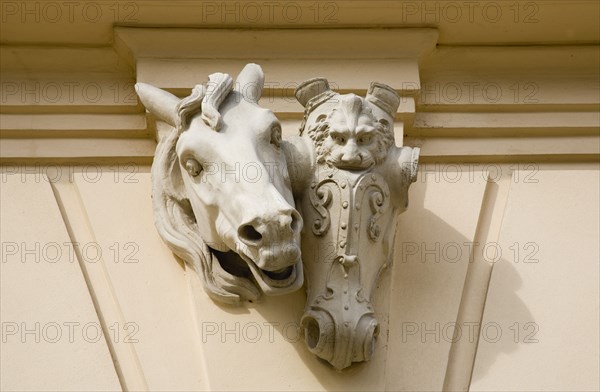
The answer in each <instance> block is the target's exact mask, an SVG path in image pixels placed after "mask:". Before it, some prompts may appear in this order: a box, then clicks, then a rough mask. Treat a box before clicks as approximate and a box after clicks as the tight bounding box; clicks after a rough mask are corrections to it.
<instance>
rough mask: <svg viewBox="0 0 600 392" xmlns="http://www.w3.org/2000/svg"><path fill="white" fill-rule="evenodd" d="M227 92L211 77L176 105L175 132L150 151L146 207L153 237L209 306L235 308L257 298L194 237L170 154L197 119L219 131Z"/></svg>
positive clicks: (226, 84)
mask: <svg viewBox="0 0 600 392" xmlns="http://www.w3.org/2000/svg"><path fill="white" fill-rule="evenodd" d="M232 88H233V79H232V78H231V76H229V75H227V74H222V73H215V74H212V75H210V76H209V82H208V83H207V85H206V86H203V85H196V86H195V87H194V88H193V89H192V93H191V95H189V96H188V97H186V98H183V99H182V100H181V101H180V102H179V104H178V105H177V108H176V110H177V120H178V121H177V123H176V127H175V128H173V130H172V131H171V132H170V133H169V134H168V135H167V136H165V137H164V138H163V139H162V140H160V142H159V143H158V146H157V148H156V154H155V158H154V162H153V164H152V204H153V208H154V213H155V214H154V215H155V224H156V228H157V230H158V233H159V234H160V236H161V237H162V239H163V240H164V241H165V243H166V244H167V245H168V247H169V248H170V249H171V251H172V252H173V253H174V254H175V255H176V256H178V257H179V258H181V259H182V260H184V261H185V262H186V264H187V265H189V266H190V267H191V268H192V269H193V270H195V271H196V273H198V275H199V276H200V278H201V279H202V283H203V285H204V289H205V290H206V292H207V293H208V294H209V295H210V296H211V297H212V298H213V299H215V300H217V301H220V302H224V303H229V304H237V303H239V302H240V300H241V298H245V299H257V298H258V297H259V296H260V292H259V291H258V290H257V288H256V287H255V286H254V285H253V284H252V283H251V282H250V281H249V280H248V279H246V278H242V277H238V276H234V275H232V274H230V273H228V272H227V271H225V270H224V269H223V268H222V267H221V265H220V264H219V261H218V260H217V259H216V257H214V255H213V254H212V253H211V250H210V248H209V247H208V245H207V244H206V242H205V241H204V239H202V237H201V236H200V235H199V234H198V222H196V218H195V215H194V212H193V210H192V206H191V203H190V200H189V198H188V197H187V194H186V191H185V186H184V183H183V177H182V173H181V169H180V165H179V158H178V156H177V152H176V146H177V141H178V140H179V137H180V136H181V134H182V133H183V132H185V131H186V130H187V128H188V126H189V123H190V121H191V119H192V118H193V117H194V116H195V115H196V114H198V113H200V114H201V118H202V120H203V121H204V122H205V123H206V124H207V125H208V126H209V127H210V128H211V129H213V130H214V131H218V130H219V129H220V127H221V126H222V118H221V114H220V113H219V111H218V109H219V106H220V105H221V103H222V102H223V101H224V100H225V98H226V97H227V96H228V95H229V93H230V92H231V91H232Z"/></svg>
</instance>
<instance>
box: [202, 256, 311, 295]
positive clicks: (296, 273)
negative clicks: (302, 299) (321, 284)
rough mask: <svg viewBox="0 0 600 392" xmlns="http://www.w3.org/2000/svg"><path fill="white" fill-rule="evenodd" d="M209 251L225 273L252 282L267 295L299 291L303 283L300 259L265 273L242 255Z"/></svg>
mask: <svg viewBox="0 0 600 392" xmlns="http://www.w3.org/2000/svg"><path fill="white" fill-rule="evenodd" d="M210 251H211V253H212V254H213V256H215V257H216V259H217V261H218V262H219V264H220V265H221V267H222V268H223V269H224V270H225V271H226V272H228V273H230V274H231V275H234V276H236V277H239V278H246V279H252V280H254V282H255V284H256V285H257V286H259V287H260V288H261V289H262V291H263V292H264V293H265V294H267V295H278V294H285V293H288V292H291V291H294V290H296V289H299V288H300V286H302V283H303V282H304V276H303V271H302V261H301V259H300V258H298V260H297V261H296V262H295V263H294V264H293V265H290V266H287V267H284V268H281V269H278V270H273V271H267V270H265V269H262V268H259V267H258V266H257V265H256V264H255V263H254V262H253V261H252V260H249V259H248V257H247V256H245V255H243V254H241V255H240V254H238V253H235V252H233V251H229V252H220V251H218V250H215V249H212V248H210Z"/></svg>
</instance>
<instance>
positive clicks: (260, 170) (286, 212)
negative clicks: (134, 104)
mask: <svg viewBox="0 0 600 392" xmlns="http://www.w3.org/2000/svg"><path fill="white" fill-rule="evenodd" d="M263 84H264V75H263V72H262V69H261V68H260V67H259V66H258V65H256V64H248V65H247V66H246V67H245V68H244V69H243V70H242V72H241V73H240V75H239V76H238V78H237V80H236V81H235V82H234V80H233V79H232V78H231V77H230V76H229V75H227V74H223V73H214V74H212V75H210V76H209V80H208V82H207V83H206V84H203V85H196V86H195V87H194V88H193V90H192V93H191V95H190V96H188V97H185V98H183V99H179V98H177V97H176V96H174V95H172V94H171V93H169V92H167V91H164V90H161V89H159V88H156V87H153V86H151V85H148V84H144V83H138V84H136V91H137V93H138V95H139V97H140V99H141V101H142V103H143V104H144V106H145V107H146V108H147V109H148V111H149V112H151V113H152V114H153V115H154V116H155V117H157V118H158V119H160V120H162V121H164V122H166V123H168V124H169V125H171V126H172V127H173V129H172V131H171V132H170V134H168V135H167V136H165V137H163V138H162V140H160V142H159V145H158V147H157V149H156V154H155V158H154V163H153V165H152V186H153V189H152V198H153V206H154V213H155V223H156V227H157V228H158V232H159V233H160V235H161V237H162V238H163V240H164V241H165V242H166V243H167V245H168V246H169V247H170V249H171V250H172V251H173V253H175V254H176V255H177V256H179V257H180V258H181V259H183V260H184V261H185V262H187V263H188V264H189V265H190V266H191V267H192V268H193V269H195V270H196V271H197V273H198V274H199V275H200V276H201V278H202V280H203V283H204V287H205V290H206V291H207V293H208V294H209V295H210V296H211V297H212V298H214V299H216V300H218V301H220V302H224V303H239V302H240V301H241V300H252V299H257V298H259V297H260V295H261V292H262V293H265V294H266V295H278V294H284V293H288V292H291V291H295V290H297V289H299V288H300V287H301V286H302V284H303V270H302V263H301V258H300V231H301V229H302V218H301V216H300V214H299V213H298V211H296V209H295V208H294V199H293V196H292V192H291V184H290V179H289V175H288V172H287V166H286V162H285V156H284V154H283V151H282V147H281V124H280V123H279V121H278V120H277V118H276V117H275V116H274V114H273V113H272V112H271V111H270V110H268V109H265V108H262V107H260V106H259V105H258V104H257V102H258V100H259V98H260V95H261V92H262V88H263Z"/></svg>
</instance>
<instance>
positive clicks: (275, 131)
mask: <svg viewBox="0 0 600 392" xmlns="http://www.w3.org/2000/svg"><path fill="white" fill-rule="evenodd" d="M271 144H272V145H274V146H275V147H279V146H280V145H281V127H280V126H279V125H275V126H273V128H271Z"/></svg>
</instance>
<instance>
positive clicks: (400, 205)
mask: <svg viewBox="0 0 600 392" xmlns="http://www.w3.org/2000/svg"><path fill="white" fill-rule="evenodd" d="M296 98H297V99H298V101H299V102H300V103H301V104H302V105H303V106H304V107H305V112H304V121H303V123H302V125H301V129H300V137H298V138H295V139H293V140H290V145H286V153H287V156H288V165H289V169H290V173H291V174H292V183H293V185H294V193H295V196H296V199H297V205H298V206H299V208H300V211H301V214H302V217H303V219H304V229H303V231H302V258H303V262H304V268H305V274H306V281H307V304H306V308H305V313H304V315H303V317H302V320H301V325H302V327H303V329H304V335H305V341H306V344H307V346H308V349H309V350H310V351H311V352H313V353H314V354H316V355H317V356H319V357H321V358H323V359H325V360H327V361H329V362H330V363H331V364H332V365H333V366H334V367H335V368H336V369H343V368H346V367H348V366H350V365H351V364H352V362H361V361H367V360H369V358H370V357H371V355H372V352H373V349H374V346H375V338H376V337H377V334H378V331H379V324H378V321H377V319H376V318H375V309H373V306H372V304H371V301H370V299H371V295H372V292H373V289H374V288H375V286H376V283H377V280H378V277H379V276H380V274H381V273H382V272H383V271H384V270H385V269H386V268H387V267H388V266H389V265H390V264H391V262H392V257H393V247H394V237H395V234H396V233H395V231H396V230H395V227H396V220H397V217H398V214H399V213H401V212H403V211H404V210H405V209H406V208H407V206H408V187H409V185H410V184H411V183H412V182H414V181H415V179H416V173H417V163H418V156H419V149H418V148H410V147H396V145H395V141H394V132H393V124H394V116H395V113H396V111H397V109H398V106H399V103H400V97H399V95H398V94H397V93H396V91H395V90H393V89H392V88H391V87H389V86H386V85H383V84H379V83H372V84H371V86H370V88H369V90H368V93H367V95H366V98H362V97H359V96H357V95H355V94H345V95H341V94H337V93H335V92H333V91H331V90H330V89H329V85H328V83H327V80H325V79H323V78H317V79H311V80H308V81H306V82H304V83H303V84H302V85H300V86H299V87H298V89H297V90H296Z"/></svg>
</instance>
